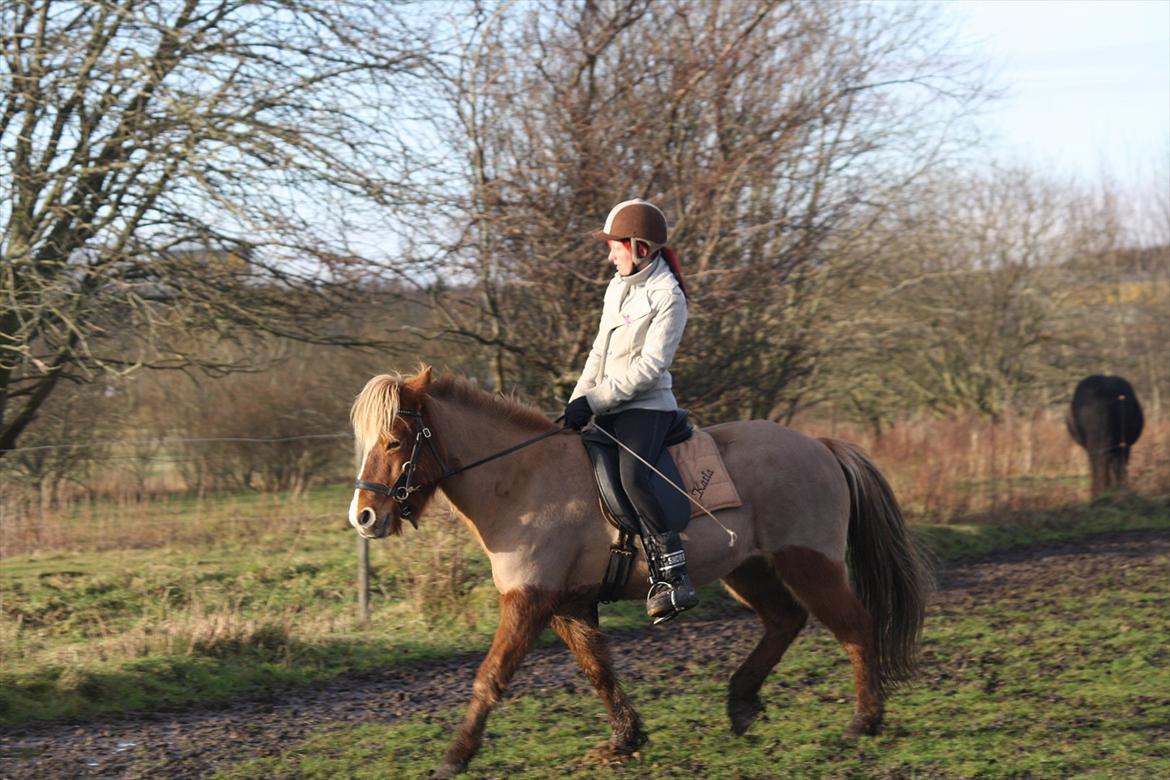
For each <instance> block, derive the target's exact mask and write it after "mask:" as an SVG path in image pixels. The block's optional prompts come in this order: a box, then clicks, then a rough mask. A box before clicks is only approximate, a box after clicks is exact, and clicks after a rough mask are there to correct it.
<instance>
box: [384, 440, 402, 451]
mask: <svg viewBox="0 0 1170 780" xmlns="http://www.w3.org/2000/svg"><path fill="white" fill-rule="evenodd" d="M401 446H402V442H400V441H398V440H397V439H391V440H390V441H388V442H386V449H388V450H396V449H398V448H399V447H401Z"/></svg>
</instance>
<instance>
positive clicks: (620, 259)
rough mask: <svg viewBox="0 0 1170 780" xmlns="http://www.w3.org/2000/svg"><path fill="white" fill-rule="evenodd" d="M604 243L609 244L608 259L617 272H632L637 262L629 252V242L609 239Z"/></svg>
mask: <svg viewBox="0 0 1170 780" xmlns="http://www.w3.org/2000/svg"><path fill="white" fill-rule="evenodd" d="M606 243H607V244H609V261H610V262H611V263H613V264H614V267H615V268H617V272H618V273H619V274H620V275H621V276H629V275H630V274H632V273H633V272H634V267H635V266H636V265H637V263H636V262H634V256H633V254H631V252H630V245H629V242H626V241H613V240H610V241H607V242H606Z"/></svg>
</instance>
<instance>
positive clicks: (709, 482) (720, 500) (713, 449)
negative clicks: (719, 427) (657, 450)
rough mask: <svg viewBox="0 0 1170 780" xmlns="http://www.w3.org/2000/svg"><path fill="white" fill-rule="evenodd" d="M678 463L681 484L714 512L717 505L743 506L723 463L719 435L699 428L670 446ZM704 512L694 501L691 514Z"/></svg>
mask: <svg viewBox="0 0 1170 780" xmlns="http://www.w3.org/2000/svg"><path fill="white" fill-rule="evenodd" d="M668 449H669V450H670V456H671V457H672V458H674V464H675V465H676V466H678V471H679V474H681V475H682V485H681V487H682V488H683V489H684V490H686V491H687V492H689V493H690V494H691V497H692V498H693V499H695V501H698V502H699V503H700V504H702V505H703V506H705V507H707V508H708V509H710V510H711V511H712V512H714V511H715V510H716V509H731V508H733V507H737V506H743V501H742V500H740V497H739V493H738V491H736V489H735V483H734V482H732V481H731V475H730V474H728V473H727V467H726V466H724V465H723V457H722V456H721V455H720V454H719V447H718V446H717V445H716V444H715V439H714V438H712V436H711V434H709V433H707V432H706V431H702V430H699V429H697V428H696V429H695V431H694V433H693V434H692V435H691V437H690V438H689V439H687V440H686V441H684V442H682V443H681V444H676V445H674V446H673V447H668ZM701 514H703V510H702V509H699V508H698V507H697V506H695V504H694V503H693V502H691V517H698V516H699V515H701Z"/></svg>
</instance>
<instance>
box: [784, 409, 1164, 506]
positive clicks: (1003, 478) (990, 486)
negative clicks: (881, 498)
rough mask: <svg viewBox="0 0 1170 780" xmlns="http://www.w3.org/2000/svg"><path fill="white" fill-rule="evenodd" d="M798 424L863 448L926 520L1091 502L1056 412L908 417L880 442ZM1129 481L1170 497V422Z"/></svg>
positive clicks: (1079, 455) (1137, 450)
mask: <svg viewBox="0 0 1170 780" xmlns="http://www.w3.org/2000/svg"><path fill="white" fill-rule="evenodd" d="M794 427H796V428H798V429H800V430H802V431H804V432H805V433H808V434H811V435H815V436H833V437H835V438H840V439H847V440H849V441H853V442H856V443H857V444H860V445H861V446H862V447H863V448H864V449H865V450H866V451H867V452H868V453H869V454H870V455H871V456H872V457H873V458H874V460H875V461H876V462H877V464H878V466H879V467H880V468H881V469H882V471H883V472H884V473H885V474H886V476H887V477H888V478H889V479H890V482H891V483H892V485H893V487H894V490H895V492H896V493H897V494H898V497H899V499H900V500H901V501H902V504H903V506H904V507H906V509H907V510H908V512H909V513H910V514H911V515H913V516H914V517H916V518H919V519H924V520H930V521H935V522H939V521H941V522H946V521H948V520H952V519H954V518H958V517H969V516H971V515H978V514H982V513H987V512H997V511H1002V510H1008V509H1029V508H1038V507H1046V506H1055V505H1058V504H1067V503H1075V502H1078V501H1087V500H1088V498H1089V463H1088V458H1087V457H1086V455H1085V453H1084V451H1083V450H1082V449H1081V448H1080V447H1078V446H1076V444H1075V443H1074V442H1073V441H1072V439H1071V438H1069V435H1068V432H1067V431H1066V430H1065V425H1064V418H1063V416H1062V415H1061V414H1059V413H1056V412H1052V411H1044V412H1038V413H1036V414H1034V415H1031V416H1019V415H1018V416H1011V417H1008V418H1006V419H1004V420H1002V421H1001V422H999V423H998V424H992V423H991V422H990V421H988V420H986V419H984V418H980V417H976V416H974V415H970V416H965V417H960V418H929V419H914V420H906V421H902V422H900V423H899V424H897V425H895V426H893V427H892V428H891V429H889V430H888V431H885V432H884V433H883V434H882V435H881V436H880V437H877V436H875V435H874V434H873V433H872V431H868V430H866V429H862V428H856V427H853V426H848V425H837V426H835V427H834V426H830V425H826V424H824V423H821V422H817V421H807V422H803V421H798V422H797V423H796V424H795V425H794ZM1129 476H1130V487H1131V488H1132V489H1133V490H1134V491H1136V492H1138V493H1141V494H1144V495H1163V494H1165V493H1168V492H1170V419H1166V418H1165V417H1162V418H1160V419H1147V421H1146V427H1145V431H1144V432H1143V433H1142V438H1141V440H1140V441H1139V442H1138V444H1137V445H1136V446H1135V447H1134V449H1133V454H1132V455H1131V459H1130V466H1129Z"/></svg>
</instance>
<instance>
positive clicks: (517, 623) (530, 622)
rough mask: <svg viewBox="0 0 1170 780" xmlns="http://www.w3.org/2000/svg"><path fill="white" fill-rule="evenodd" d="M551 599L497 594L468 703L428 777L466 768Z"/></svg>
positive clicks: (530, 593)
mask: <svg viewBox="0 0 1170 780" xmlns="http://www.w3.org/2000/svg"><path fill="white" fill-rule="evenodd" d="M554 601H555V600H554V598H553V597H552V596H551V595H550V594H548V593H545V592H541V591H537V590H532V589H529V588H520V589H518V590H513V591H508V592H507V593H504V594H502V595H501V596H500V625H499V627H498V628H497V629H496V636H495V638H494V639H493V640H492V646H491V649H490V650H488V654H487V657H486V658H484V659H483V663H482V664H480V666H479V671H478V672H476V675H475V682H474V683H473V684H472V686H471V704H470V706H468V708H467V715H466V716H464V718H463V723H462V724H461V725H460V726H459V731H458V732H457V733H456V735H455V741H454V742H452V743H451V747H449V748H448V749H447V753H446V755H444V756H443V763H442V765H441V766H439V768H438V769H436V770H435V771H434V772H432V773H431V777H432V778H449V777H454V776H455V775H457V774H460V773H461V772H463V771H465V770H466V769H467V762H468V761H470V760H471V757H472V756H473V755H475V751H476V750H478V749H479V745H480V742H481V741H482V740H483V729H484V725H485V724H486V723H487V718H488V715H489V714H490V713H491V711H492V708H493V707H495V706H496V703H497V702H499V700H500V697H501V696H502V695H503V693H504V689H505V688H507V687H508V683H509V682H510V681H511V679H512V675H513V674H515V673H516V669H517V668H518V667H519V666H520V662H521V661H522V660H524V656H526V655H527V654H528V651H529V650H531V649H532V646H533V645H534V644H535V643H536V639H537V637H539V636H540V632H541V631H543V630H544V627H545V626H547V625H548V621H549V618H550V617H551V616H552V611H553V604H554Z"/></svg>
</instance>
